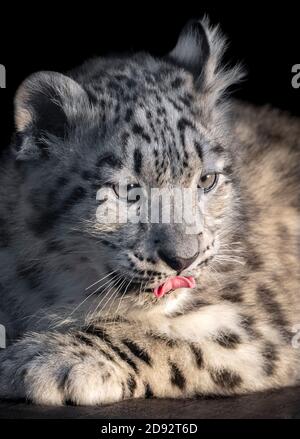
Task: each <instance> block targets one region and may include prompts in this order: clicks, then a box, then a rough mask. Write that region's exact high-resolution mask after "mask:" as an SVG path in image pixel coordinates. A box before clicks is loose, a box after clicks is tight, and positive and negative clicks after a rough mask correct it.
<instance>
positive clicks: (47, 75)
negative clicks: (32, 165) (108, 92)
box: [15, 72, 89, 159]
mask: <svg viewBox="0 0 300 439" xmlns="http://www.w3.org/2000/svg"><path fill="white" fill-rule="evenodd" d="M88 104H89V100H88V97H87V94H86V92H85V91H84V89H83V88H82V87H81V85H80V84H78V83H77V82H76V81H74V80H73V79H71V78H69V77H67V76H65V75H63V74H61V73H56V72H39V73H35V74H33V75H31V76H30V77H29V78H28V79H26V80H25V81H24V82H23V84H22V85H21V86H20V87H19V89H18V91H17V93H16V96H15V125H16V131H17V139H18V142H17V143H18V144H17V158H18V159H29V158H38V157H40V156H41V155H42V154H44V155H45V154H47V138H49V137H52V138H53V137H54V136H55V137H59V138H64V137H66V136H67V133H68V129H69V128H70V127H71V126H72V125H73V124H74V122H75V121H76V118H77V117H78V113H80V112H81V111H82V108H83V107H84V106H86V105H88Z"/></svg>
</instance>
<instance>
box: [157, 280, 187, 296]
mask: <svg viewBox="0 0 300 439" xmlns="http://www.w3.org/2000/svg"><path fill="white" fill-rule="evenodd" d="M195 286H196V282H195V279H194V278H193V276H187V277H184V276H175V277H171V278H170V279H168V280H167V281H166V282H165V283H164V284H162V285H160V286H159V287H156V288H155V289H154V295H155V296H156V297H158V298H160V297H163V296H164V295H165V294H166V293H168V292H169V291H171V290H176V289H177V288H195Z"/></svg>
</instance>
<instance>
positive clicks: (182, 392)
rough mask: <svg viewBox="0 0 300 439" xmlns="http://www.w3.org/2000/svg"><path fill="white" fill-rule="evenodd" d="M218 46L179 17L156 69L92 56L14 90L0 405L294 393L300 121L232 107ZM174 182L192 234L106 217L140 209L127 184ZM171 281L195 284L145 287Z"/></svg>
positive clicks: (145, 59) (150, 62) (6, 179)
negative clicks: (171, 44)
mask: <svg viewBox="0 0 300 439" xmlns="http://www.w3.org/2000/svg"><path fill="white" fill-rule="evenodd" d="M223 50H224V39H223V38H222V37H221V36H220V33H219V30H218V28H216V27H214V28H213V27H210V26H209V24H208V22H207V21H202V22H191V23H189V24H188V25H187V26H186V27H185V28H184V30H183V31H182V34H181V35H180V37H179V40H178V43H177V45H176V47H175V48H174V50H173V51H172V52H171V53H170V54H169V55H167V56H166V57H164V58H162V59H157V58H154V57H152V56H150V55H148V54H144V53H139V54H136V55H134V56H129V57H119V58H118V57H112V58H107V59H94V60H92V61H89V62H87V63H85V64H84V65H83V66H82V67H80V68H78V69H76V70H74V71H72V72H70V73H69V74H68V75H67V76H65V75H63V74H59V73H53V72H41V73H37V74H34V75H32V76H31V77H30V78H29V79H27V80H26V81H25V82H24V83H23V85H21V87H20V89H19V90H18V92H17V95H16V99H15V117H16V136H15V140H14V142H13V144H12V147H11V150H10V152H9V153H7V154H6V156H5V157H4V158H3V163H2V166H1V170H2V172H1V185H0V191H1V204H0V255H1V268H0V282H1V294H0V318H1V322H0V323H2V324H4V325H5V327H6V329H7V335H8V340H9V346H8V347H7V348H6V349H4V350H2V351H1V353H0V398H26V399H28V400H30V401H32V402H35V403H39V404H58V405H59V404H67V403H72V404H105V403H111V402H115V401H120V400H123V399H128V398H140V397H141V398H150V397H174V398H182V397H193V396H196V395H207V394H219V395H231V394H239V393H245V392H252V391H259V390H264V389H268V388H275V387H280V386H288V385H294V384H296V383H297V381H298V378H299V372H300V367H299V366H300V364H299V357H300V351H299V350H298V349H296V348H295V347H296V345H297V343H292V340H293V337H295V334H294V332H293V331H295V328H296V325H297V324H299V323H300V300H299V277H300V273H299V256H300V252H299V244H300V240H299V237H300V230H299V207H300V199H299V191H298V185H299V175H300V169H299V163H300V155H299V151H300V148H299V146H300V145H299V144H300V141H299V139H300V125H299V120H297V119H292V118H289V117H288V116H286V115H283V114H280V113H279V112H276V111H273V110H270V109H268V108H261V109H259V108H254V107H251V106H248V105H245V104H239V103H237V102H234V101H233V102H231V103H229V101H228V99H225V97H224V92H225V91H226V90H227V89H228V87H230V86H231V85H232V84H234V83H235V82H236V81H238V80H239V79H240V71H239V69H237V68H235V69H229V70H227V69H224V68H222V65H220V61H221V57H222V53H223ZM120 181H121V182H124V181H126V187H125V188H121V187H120V186H119V185H118V182H120ZM175 187H176V188H178V187H179V188H189V189H191V191H192V192H193V193H196V194H197V203H196V205H195V203H194V204H193V205H190V207H189V208H191V209H192V208H193V209H194V210H195V212H196V213H195V215H196V217H198V218H199V221H198V225H197V230H196V229H195V230H194V231H193V233H191V232H190V231H189V233H188V232H187V228H186V224H185V223H184V222H181V223H180V222H178V223H177V222H175V221H170V222H163V221H158V222H156V223H152V222H151V221H148V222H146V221H139V222H136V223H134V222H131V221H127V222H122V223H119V222H118V221H116V220H113V218H114V212H116V211H117V210H118V212H121V213H122V212H123V211H125V210H126V211H129V210H130V209H132V210H134V211H138V207H137V206H138V197H135V198H134V197H132V195H133V194H132V193H133V192H134V191H135V190H137V189H142V190H143V191H145V192H146V193H148V192H149V190H150V188H158V189H161V188H167V189H168V190H170V189H172V188H175ZM101 189H105V194H106V196H105V197H102V198H101V199H100V198H99V197H98V196H97V194H98V193H99V191H100V190H101ZM121 189H122V191H124V190H125V194H126V195H125V198H124V196H121V195H120V191H121ZM176 203H178V200H177V199H176V197H175V198H174V197H173V199H172V201H171V204H172V207H173V208H174V206H176ZM189 208H188V209H189ZM104 217H105V218H106V219H109V220H110V221H107V222H105V221H104ZM178 275H180V276H181V278H183V279H188V277H190V278H193V279H194V280H195V283H196V285H195V286H194V287H193V288H183V285H181V288H175V289H173V291H170V292H169V294H165V295H163V297H161V298H158V297H157V296H155V295H154V294H153V291H154V290H155V288H157V287H158V286H159V285H162V284H163V285H165V284H166V281H167V280H168V279H171V278H174V276H178Z"/></svg>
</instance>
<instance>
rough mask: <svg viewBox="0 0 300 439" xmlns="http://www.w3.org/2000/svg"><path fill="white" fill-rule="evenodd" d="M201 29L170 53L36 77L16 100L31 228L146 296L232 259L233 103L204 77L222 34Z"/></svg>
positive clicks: (117, 285) (189, 32)
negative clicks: (227, 116) (227, 114)
mask: <svg viewBox="0 0 300 439" xmlns="http://www.w3.org/2000/svg"><path fill="white" fill-rule="evenodd" d="M190 26H192V27H189V28H188V29H186V30H185V31H184V33H183V34H182V36H181V38H180V40H179V42H178V44H177V46H176V48H175V49H174V50H173V52H171V54H170V55H169V57H168V58H166V59H165V60H156V59H153V58H151V57H150V56H146V55H137V56H135V57H133V58H131V59H119V60H113V62H112V63H111V64H109V63H107V64H106V63H105V62H104V61H98V63H97V62H94V61H93V62H91V63H90V64H87V65H86V66H85V67H84V68H82V69H79V70H78V71H76V72H73V73H72V75H71V76H72V78H71V77H65V76H63V75H60V74H53V73H41V74H37V75H34V76H33V77H31V78H29V80H27V82H25V84H24V85H23V86H22V87H21V88H20V90H19V92H18V94H17V98H16V121H17V127H18V131H19V143H18V160H21V161H23V163H24V164H23V166H24V168H26V169H27V171H26V175H27V186H26V187H27V189H26V190H27V194H28V199H29V201H30V207H29V209H28V218H27V222H28V225H29V228H30V229H31V231H32V233H33V234H34V235H35V237H36V238H38V239H41V240H44V241H45V242H48V243H49V242H52V243H53V241H56V242H57V241H59V242H60V244H61V245H62V246H63V247H64V248H69V249H71V250H75V249H76V253H77V254H78V253H80V252H82V256H83V257H84V258H82V261H84V262H82V263H83V264H86V265H89V266H90V267H92V269H93V270H94V271H95V272H96V273H97V276H98V277H99V279H100V278H101V276H102V277H103V279H105V278H108V279H111V281H112V282H113V284H114V291H118V292H119V293H120V294H121V295H122V294H123V293H126V294H129V295H132V297H137V296H139V299H140V298H141V297H144V299H145V300H148V299H149V297H150V292H151V291H153V288H155V287H157V286H158V285H159V284H161V283H163V282H165V280H166V279H167V278H168V277H170V276H175V275H179V274H180V275H183V276H194V278H195V279H201V276H209V273H213V271H212V270H217V269H218V266H220V265H221V264H222V263H223V261H224V260H226V261H227V260H228V257H229V256H228V249H229V247H228V246H229V244H230V240H231V236H232V233H233V230H234V227H233V226H234V221H235V215H236V206H237V188H236V184H234V183H233V180H234V178H233V172H234V166H233V164H232V154H231V151H230V142H228V139H229V137H228V133H227V132H226V128H225V127H226V124H225V123H224V114H223V112H224V107H220V106H219V107H217V103H216V101H215V99H217V95H216V91H215V92H214V90H213V86H212V84H211V85H210V87H208V85H209V84H208V83H207V84H206V83H205V80H207V81H208V79H209V76H208V73H206V70H205V68H206V66H207V65H208V63H209V59H210V54H211V51H213V50H215V49H214V47H213V46H211V44H212V43H213V41H214V40H213V38H214V34H213V33H212V31H210V30H207V31H205V30H204V29H203V27H202V26H201V24H200V23H196V24H195V23H193V24H191V25H190ZM209 37H210V39H211V41H209ZM188 39H190V50H191V54H190V55H188V54H187V53H186V51H185V52H184V53H182V47H183V46H184V44H183V42H184V41H185V44H187V41H188ZM210 43H211V44H210ZM184 47H187V46H184ZM196 49H197V51H198V52H199V49H201V50H200V53H198V52H197V54H198V56H197V57H195V53H194V51H195V50H196ZM193 63H195V65H194V64H193ZM199 63H200V65H199ZM210 69H211V66H210ZM219 87H220V85H219ZM209 92H210V93H211V94H212V95H213V96H210V94H209ZM214 93H215V95H214ZM219 105H220V104H219ZM45 188H46V190H45ZM68 254H69V255H70V257H72V251H69V252H66V258H67V257H68V256H67V255H68ZM205 273H206V274H205ZM100 286H101V283H100ZM100 291H101V289H100ZM137 293H138V294H137ZM151 297H153V296H152V295H151Z"/></svg>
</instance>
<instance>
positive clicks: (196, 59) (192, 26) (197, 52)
mask: <svg viewBox="0 0 300 439" xmlns="http://www.w3.org/2000/svg"><path fill="white" fill-rule="evenodd" d="M209 54H210V48H209V42H208V38H207V35H206V32H205V29H204V27H203V26H202V23H201V22H200V21H196V20H191V21H189V22H188V23H187V24H186V25H185V26H184V28H183V29H182V31H181V33H180V35H179V38H178V41H177V44H176V46H175V48H174V49H173V50H172V52H170V53H169V55H168V57H169V59H171V60H172V61H173V62H174V63H176V64H178V65H179V66H180V67H183V68H184V69H186V70H188V71H190V72H191V73H193V75H194V76H195V77H196V78H198V77H199V76H200V75H201V72H202V71H203V68H204V66H205V64H206V62H207V60H208V57H209Z"/></svg>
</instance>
